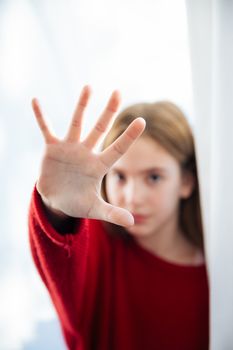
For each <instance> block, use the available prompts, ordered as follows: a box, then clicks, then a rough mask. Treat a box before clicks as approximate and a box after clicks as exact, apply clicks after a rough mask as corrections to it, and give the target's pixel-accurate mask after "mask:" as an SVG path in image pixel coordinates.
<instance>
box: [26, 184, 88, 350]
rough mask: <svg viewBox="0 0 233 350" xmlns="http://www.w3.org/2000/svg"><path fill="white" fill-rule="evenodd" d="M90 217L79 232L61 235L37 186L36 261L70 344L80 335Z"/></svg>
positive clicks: (33, 217) (33, 219) (33, 212)
mask: <svg viewBox="0 0 233 350" xmlns="http://www.w3.org/2000/svg"><path fill="white" fill-rule="evenodd" d="M87 225H88V221H87V220H85V219H81V222H79V225H77V230H76V232H74V233H72V234H69V233H67V234H65V235H61V234H59V233H58V232H56V231H55V229H54V228H53V227H52V226H51V224H50V223H49V221H48V220H47V218H46V215H45V212H44V208H43V205H42V201H41V198H40V195H39V194H38V192H37V190H36V188H35V189H34V192H33V195H32V199H31V203H30V209H29V236H30V245H31V251H32V256H33V259H34V262H35V265H36V267H37V269H38V271H39V273H40V276H41V278H42V279H43V281H44V283H45V285H46V287H47V288H48V290H49V293H50V295H51V298H52V301H53V303H54V305H55V308H56V310H57V312H58V315H59V318H60V321H61V324H62V328H63V332H64V335H65V337H66V340H67V342H68V343H69V348H75V344H71V343H70V341H71V339H76V340H77V339H78V338H79V334H78V331H77V330H78V329H79V325H80V322H81V317H82V315H81V305H82V298H83V292H84V285H85V276H86V273H85V272H86V265H87V253H88V245H89V232H88V229H87Z"/></svg>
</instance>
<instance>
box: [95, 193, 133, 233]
mask: <svg viewBox="0 0 233 350" xmlns="http://www.w3.org/2000/svg"><path fill="white" fill-rule="evenodd" d="M96 216H97V217H99V218H100V219H101V220H104V221H108V222H111V223H112V224H116V225H120V226H125V227H127V226H132V225H133V224H134V217H133V215H132V214H131V213H130V212H129V211H128V210H126V209H123V208H120V207H115V206H114V205H111V204H109V203H107V202H105V201H104V200H103V199H102V198H101V199H99V202H98V204H97V206H96Z"/></svg>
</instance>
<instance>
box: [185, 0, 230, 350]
mask: <svg viewBox="0 0 233 350" xmlns="http://www.w3.org/2000/svg"><path fill="white" fill-rule="evenodd" d="M186 4H187V12H188V23H189V32H190V42H191V58H192V68H193V87H194V100H195V110H196V138H197V146H198V155H199V164H200V176H201V184H202V200H203V208H204V214H205V215H204V216H205V224H206V233H207V242H206V243H207V245H206V247H207V251H208V261H209V272H210V289H211V323H210V327H211V349H213V350H225V349H226V350H228V349H229V350H230V349H233V332H232V325H233V249H232V247H233V181H232V179H233V156H232V150H233V65H232V62H233V2H232V1H228V0H215V1H214V0H205V1H203V0H202V1H200V0H197V1H190V0H187V1H186Z"/></svg>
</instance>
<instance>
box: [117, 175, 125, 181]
mask: <svg viewBox="0 0 233 350" xmlns="http://www.w3.org/2000/svg"><path fill="white" fill-rule="evenodd" d="M115 176H116V179H117V181H118V182H123V181H124V180H125V176H124V175H123V174H122V173H115Z"/></svg>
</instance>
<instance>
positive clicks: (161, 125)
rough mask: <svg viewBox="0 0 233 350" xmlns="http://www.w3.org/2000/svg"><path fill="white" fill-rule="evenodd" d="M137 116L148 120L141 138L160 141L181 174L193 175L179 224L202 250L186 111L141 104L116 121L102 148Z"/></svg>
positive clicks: (164, 103)
mask: <svg viewBox="0 0 233 350" xmlns="http://www.w3.org/2000/svg"><path fill="white" fill-rule="evenodd" d="M137 117H143V118H144V119H145V121H146V128H145V130H144V132H143V134H142V136H147V137H150V138H151V139H153V140H155V141H157V142H158V143H159V144H160V145H161V146H162V147H163V148H164V149H166V150H167V151H168V152H169V153H170V154H171V155H172V156H173V157H174V158H175V159H176V160H177V161H178V163H179V164H180V167H181V169H182V171H188V172H191V173H192V174H193V177H194V179H195V187H194V190H193V192H192V194H191V196H190V197H189V198H187V199H181V201H180V217H179V223H180V227H181V229H182V231H183V232H184V234H185V236H186V237H187V238H188V239H189V240H190V241H191V242H192V243H193V244H195V245H196V246H198V247H199V248H202V249H203V229H202V221H201V211H200V200H199V185H198V176H197V167H196V157H195V149H194V140H193V136H192V131H191V128H190V126H189V124H188V122H187V120H186V118H185V116H184V114H183V112H182V111H181V110H180V109H179V108H178V107H177V106H176V105H175V104H174V103H172V102H169V101H159V102H156V103H139V104H135V105H133V106H130V107H128V108H126V109H125V110H123V111H122V112H121V113H120V114H119V115H118V117H117V118H116V120H115V122H114V124H113V126H112V128H111V130H110V132H109V134H108V135H107V136H106V138H105V141H104V143H103V149H105V148H106V147H108V146H109V145H110V144H111V143H112V142H113V141H114V140H116V139H117V137H118V136H120V135H121V134H122V133H123V132H124V130H125V129H126V128H127V126H128V125H129V124H130V123H131V122H132V121H133V120H134V119H136V118H137ZM102 195H103V197H104V198H105V199H106V200H107V195H106V191H105V179H104V180H103V183H102ZM113 227H114V226H112V228H113ZM118 229H119V228H118Z"/></svg>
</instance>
